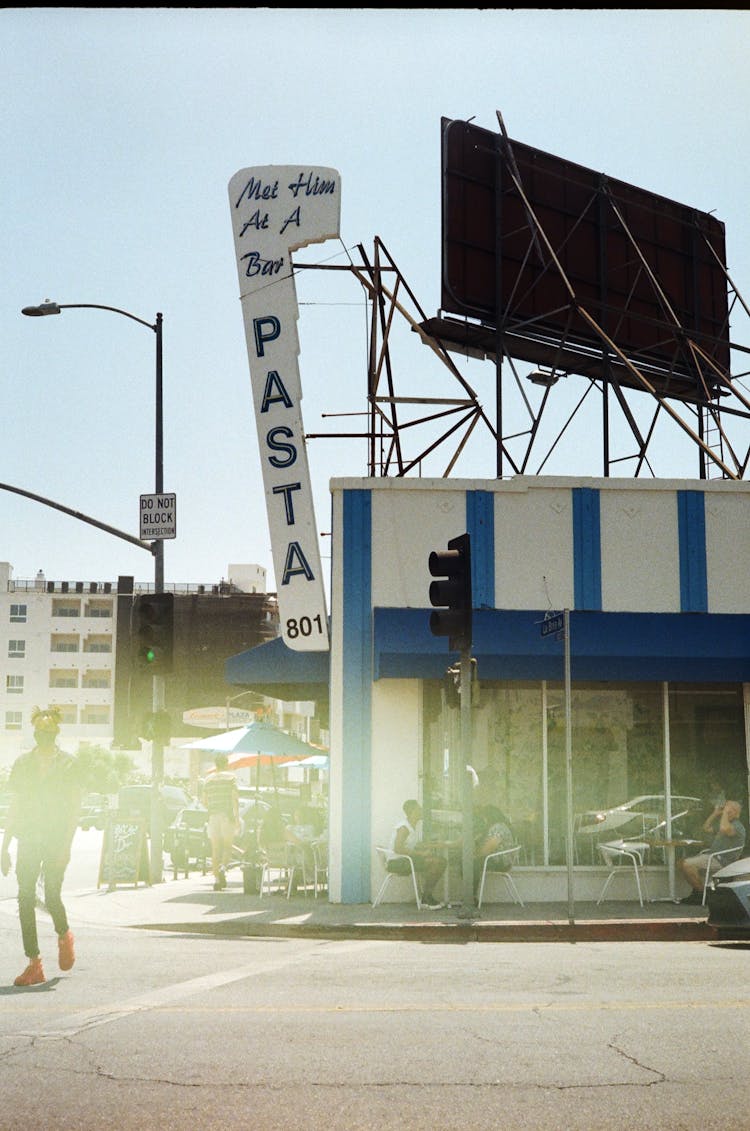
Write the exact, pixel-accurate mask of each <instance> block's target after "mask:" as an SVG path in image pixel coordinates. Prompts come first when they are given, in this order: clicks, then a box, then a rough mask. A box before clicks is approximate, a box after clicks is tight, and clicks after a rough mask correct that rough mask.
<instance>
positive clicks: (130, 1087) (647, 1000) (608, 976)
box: [0, 833, 750, 1131]
mask: <svg viewBox="0 0 750 1131" xmlns="http://www.w3.org/2000/svg"><path fill="white" fill-rule="evenodd" d="M97 851H98V846H97V834H92V833H88V834H84V835H83V836H82V837H81V838H80V839H79V840H77V842H76V852H75V854H74V863H73V865H72V868H73V871H72V872H71V874H70V877H69V879H70V881H71V884H73V883H75V884H76V885H77V884H79V883H80V884H82V885H83V886H86V885H91V884H92V883H95V877H96V872H97V869H98V855H97ZM92 868H93V871H92V870H91V869H92ZM4 885H5V887H4V888H3V891H4V893H5V894H6V895H8V894H10V892H13V891H14V883H13V882H12V877H11V879H10V880H6V881H4ZM9 887H10V892H9V890H8V888H9ZM40 934H41V939H42V946H43V952H44V954H45V956H47V955H49V959H48V960H47V962H46V969H47V977H48V979H49V981H48V982H47V983H46V984H45V985H44V986H40V987H34V988H32V989H26V990H22V989H17V988H16V987H14V986H13V985H12V980H13V975H14V974H15V973H17V972H18V971H19V970H20V969H21V967H22V965H23V957H22V955H21V948H20V937H19V931H18V922H17V917H16V915H15V907H14V901H13V900H12V899H8V898H6V899H4V900H3V902H2V903H0V955H2V958H0V999H2V1000H1V1001H0V1131H29V1129H30V1128H41V1127H43V1128H45V1131H74V1129H75V1131H101V1128H103V1127H110V1126H111V1127H115V1128H118V1129H119V1128H122V1129H126V1131H131V1129H132V1131H157V1129H158V1131H172V1129H177V1128H179V1129H183V1128H189V1129H190V1131H213V1129H214V1128H216V1129H219V1128H220V1129H221V1131H234V1129H238V1128H242V1129H244V1128H248V1129H249V1128H252V1129H253V1131H276V1129H287V1128H288V1129H290V1131H318V1129H320V1131H323V1129H325V1131H358V1129H364V1128H367V1129H386V1131H390V1129H394V1131H395V1129H396V1128H398V1129H399V1131H428V1129H429V1131H453V1129H455V1131H467V1129H468V1131H484V1129H485V1128H486V1129H488V1131H489V1129H492V1131H499V1129H502V1131H516V1129H527V1128H529V1129H537V1128H538V1129H540V1131H541V1129H544V1131H550V1129H554V1131H557V1129H560V1131H610V1129H611V1131H615V1129H616V1131H622V1128H631V1129H633V1131H650V1129H651V1128H653V1129H657V1128H658V1129H659V1131H692V1129H696V1131H697V1129H698V1128H700V1129H701V1131H712V1129H714V1128H716V1129H718V1128H722V1131H724V1129H725V1128H726V1127H727V1125H729V1126H731V1127H732V1128H733V1131H745V1129H746V1128H750V1116H749V1115H748V1111H747V1050H748V1048H749V1047H750V991H748V989H747V985H748V981H747V964H748V960H749V959H750V947H749V946H747V945H740V944H726V943H725V944H710V943H704V942H690V943H672V942H642V943H624V942H612V943H609V942H607V943H603V942H600V943H594V942H592V943H576V944H570V943H543V944H536V943H497V944H487V943H467V944H465V945H455V944H453V945H445V944H443V945H440V944H435V945H429V944H424V943H416V942H403V941H400V942H385V941H366V940H348V941H330V940H324V939H309V938H308V939H302V938H285V939H278V938H248V937H245V938H229V937H215V936H214V937H212V936H206V935H202V934H201V935H198V934H180V933H172V932H169V933H167V932H164V933H161V932H156V931H151V930H139V929H134V928H126V927H113V926H101V925H91V924H82V925H79V926H78V927H77V929H76V935H77V951H78V960H77V962H76V965H75V967H74V969H73V970H72V971H71V972H70V973H67V974H59V972H58V971H57V970H56V969H55V965H54V959H53V956H54V950H55V940H54V934H53V931H52V927H51V924H50V923H49V920H48V919H46V918H45V917H44V916H40Z"/></svg>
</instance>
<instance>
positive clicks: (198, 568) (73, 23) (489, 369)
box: [0, 8, 750, 590]
mask: <svg viewBox="0 0 750 1131" xmlns="http://www.w3.org/2000/svg"><path fill="white" fill-rule="evenodd" d="M0 29H1V31H2V35H1V36H0V44H1V47H0V50H1V51H2V66H1V67H0V106H2V112H1V113H0V122H1V123H2V141H3V145H2V151H3V155H4V158H3V163H2V171H1V172H0V178H2V186H3V207H2V211H1V212H0V226H1V231H2V248H3V257H4V270H3V272H2V280H1V281H0V294H2V302H1V303H0V326H1V331H2V341H3V347H4V348H3V362H4V370H5V372H4V385H5V402H4V403H5V406H6V407H5V413H4V423H5V426H4V429H3V442H2V445H1V446H0V484H2V486H3V488H4V489H3V490H0V524H1V526H0V528H1V529H2V531H3V537H2V545H0V560H2V561H8V562H10V563H11V565H12V567H13V575H14V577H15V578H16V579H28V578H32V577H34V576H35V575H36V574H37V571H38V570H40V569H41V570H42V571H43V572H44V574H45V576H46V578H47V579H48V580H71V581H75V580H83V581H92V580H97V581H99V580H102V581H103V580H116V579H117V577H118V576H119V575H133V576H134V577H135V578H136V580H137V581H143V582H146V581H149V580H152V579H153V560H152V556H151V554H150V553H147V552H146V551H144V550H143V549H141V548H139V547H136V546H133V545H131V544H130V543H129V542H127V541H126V540H124V539H122V538H120V537H118V536H116V535H113V534H111V533H107V532H105V531H103V530H100V529H98V528H95V527H93V526H91V525H89V524H86V523H83V522H81V521H80V520H78V519H75V518H73V517H70V516H69V515H67V514H62V513H60V512H58V511H57V510H55V509H52V508H50V507H49V506H45V505H42V504H40V503H38V502H35V501H33V500H30V499H28V498H25V497H22V496H19V495H18V494H16V493H14V492H10V491H8V490H7V487H9V486H11V487H15V488H20V489H22V490H25V491H28V492H31V493H33V494H36V495H39V496H42V497H43V498H45V499H49V500H52V501H54V502H56V503H59V504H61V505H63V506H65V507H67V508H70V509H71V510H74V511H76V512H78V513H81V514H83V515H87V516H89V517H91V518H93V519H95V520H97V521H99V522H102V523H105V524H107V525H108V526H110V527H112V528H114V530H116V531H120V532H124V533H126V534H128V535H130V536H133V537H138V534H139V505H140V496H141V495H142V494H148V493H152V492H153V491H154V488H155V481H154V399H155V393H154V390H155V380H154V374H155V361H154V359H155V335H154V334H153V332H152V331H151V330H150V329H149V328H148V326H145V327H144V326H141V325H139V324H138V323H137V322H135V321H133V320H132V319H129V318H125V317H121V316H119V315H116V314H114V313H112V312H110V311H102V310H96V309H92V310H86V309H76V310H68V311H63V312H62V313H61V315H60V316H59V317H50V318H24V317H22V316H21V308H22V307H24V306H27V305H31V304H38V303H41V302H43V301H44V300H45V299H50V300H52V301H55V302H58V303H61V304H87V303H90V304H96V305H105V306H109V307H114V308H117V309H119V310H123V311H126V312H129V313H130V314H132V315H135V316H136V317H137V318H140V319H142V320H143V321H144V322H146V323H148V324H149V325H152V324H153V323H154V322H155V320H156V314H157V312H160V313H162V315H163V340H164V490H165V491H167V492H170V493H173V494H175V496H176V500H177V507H176V511H177V515H176V524H177V537H176V538H174V539H170V540H167V541H166V542H165V547H164V558H165V577H166V580H167V582H168V583H171V582H173V583H186V582H187V583H207V582H216V581H219V580H221V579H223V578H224V577H226V576H227V570H228V566H229V564H232V563H257V564H259V565H262V566H264V567H265V568H266V569H267V570H268V573H269V576H268V587H269V589H270V590H273V589H274V588H275V579H274V576H273V567H272V561H271V547H270V537H269V531H268V522H267V516H266V509H265V501H264V496H263V489H262V480H261V468H260V462H259V450H258V442H257V433H256V425H255V420H254V416H253V407H252V399H251V392H250V381H249V368H248V359H247V350H246V346H245V338H244V329H243V325H242V316H241V311H240V304H239V299H238V280H237V270H236V266H235V259H234V250H233V245H232V231H231V223H230V211H229V203H228V194H227V185H228V182H229V180H230V179H231V177H232V176H233V175H234V174H235V173H236V172H237V171H238V170H240V169H243V168H247V167H252V166H259V165H274V164H298V163H299V164H310V165H316V166H327V167H332V168H334V169H337V170H338V171H339V173H340V177H341V234H340V240H334V241H328V242H326V243H325V244H320V245H316V247H315V248H314V249H313V248H308V249H306V250H305V252H304V253H300V258H301V259H304V260H306V261H307V262H315V263H323V262H325V263H330V264H335V265H344V264H346V263H347V262H348V261H349V256H352V255H355V254H356V253H355V252H353V251H352V249H355V248H356V246H357V245H358V244H361V245H362V246H363V247H364V248H365V249H366V250H367V252H368V254H372V249H373V241H374V239H375V237H379V238H380V239H381V240H382V241H383V243H384V244H385V247H386V248H387V249H388V252H389V253H390V255H391V256H392V257H393V259H394V260H395V261H396V263H397V264H398V266H399V268H400V270H401V271H402V273H403V275H404V278H405V280H406V282H407V283H408V285H409V287H410V288H411V290H412V292H413V293H414V295H415V296H416V298H417V299H418V301H419V304H420V305H421V307H422V308H423V309H424V310H425V311H426V312H427V314H428V315H429V314H434V313H436V312H437V309H438V307H439V305H440V232H441V220H440V191H441V186H440V123H441V119H442V118H451V119H465V120H468V119H473V120H474V121H475V123H476V124H477V125H479V126H482V127H484V128H486V129H490V130H493V131H497V129H498V119H497V113H498V112H500V113H501V115H502V118H503V121H504V123H505V127H506V129H507V132H508V134H509V136H510V137H511V138H513V139H516V140H518V141H520V142H524V143H525V144H527V145H531V146H534V147H537V148H539V149H541V150H544V151H546V152H548V153H551V154H554V155H556V156H560V157H564V158H566V159H568V160H570V161H573V162H576V163H578V164H580V165H583V166H585V167H587V168H591V169H595V170H599V171H602V172H605V173H607V174H608V175H610V176H611V177H614V178H617V179H619V180H623V181H626V182H629V183H630V184H633V185H637V186H639V187H641V188H645V189H648V190H649V191H652V192H655V193H658V194H660V195H663V196H665V197H668V198H670V199H672V200H676V201H678V202H680V203H684V204H687V205H689V206H691V207H694V208H697V209H699V210H701V211H705V212H713V213H714V214H715V215H716V216H717V217H718V218H719V219H720V220H722V221H723V222H724V224H725V225H726V241H727V258H728V267H729V271H730V275H731V277H732V280H733V282H734V284H735V286H736V287H737V289H738V290H739V291H740V292H741V293H742V292H745V291H747V292H750V227H749V225H748V222H747V203H746V198H747V191H746V183H745V182H746V159H745V158H746V154H747V153H748V152H749V151H750V119H749V118H748V115H747V105H748V102H749V101H750V98H749V96H750V70H749V69H748V66H747V50H748V45H749V43H750V13H749V12H745V11H735V10H700V9H699V10H680V9H669V10H666V9H665V10H661V9H644V10H638V9H636V10H628V11H623V10H618V9H607V10H603V9H600V10H595V11H588V10H586V11H584V10H578V9H559V10H556V9H555V10H549V9H476V10H472V9H450V8H448V9H439V10H438V9H409V8H403V9H402V8H391V9H382V8H378V9H374V8H355V9H329V8H311V9H300V8H275V9H266V8H242V9H239V8H211V9H201V8H154V9H138V8H116V9H97V8H86V9H82V8H23V9H21V8H6V9H4V10H2V12H0ZM297 297H298V302H299V307H300V320H299V324H298V332H299V337H300V347H301V354H300V358H299V365H300V374H301V380H302V388H303V402H302V411H303V417H304V424H305V429H306V432H308V433H311V434H314V435H317V436H318V437H319V438H315V439H310V440H309V442H308V451H309V462H310V473H311V479H312V486H313V493H314V498H315V510H316V521H317V526H318V529H319V531H320V544H321V556H322V559H323V566H324V571H327V569H328V566H329V562H330V549H329V540H328V536H329V533H330V493H329V481H330V479H331V478H332V477H340V476H364V475H366V473H367V445H366V442H365V441H364V440H362V439H361V438H360V439H351V440H349V439H347V440H343V439H342V440H335V439H325V438H320V433H321V432H328V433H330V432H334V431H339V432H340V431H355V430H359V431H361V430H362V429H363V427H364V419H365V418H364V417H362V415H361V414H362V413H363V412H364V410H365V406H366V401H365V397H366V390H367V386H366V374H367V370H366V362H367V347H368V339H367V306H366V303H365V300H364V297H363V294H362V291H361V288H360V287H359V284H358V283H357V281H356V280H355V279H354V278H353V276H352V275H351V274H350V273H348V272H328V273H326V272H323V271H314V270H307V271H302V272H300V274H299V276H298V279H297ZM733 337H734V332H733ZM748 337H750V335H746V336H745V337H744V342H745V343H747V341H748ZM398 344H399V351H402V352H399V354H398V357H397V358H396V357H395V349H394V360H395V365H396V378H397V381H402V382H404V383H405V384H406V385H408V387H409V389H410V391H411V392H412V393H414V392H417V393H421V394H422V395H430V394H431V392H432V391H433V389H434V388H435V387H436V385H435V383H436V382H439V381H442V379H443V378H442V376H441V377H438V376H436V370H435V366H434V364H433V361H432V358H431V356H430V354H429V351H427V350H426V349H425V347H424V346H422V345H420V344H419V342H418V340H417V339H416V336H415V335H410V334H403V335H402V336H401V339H399V343H398ZM471 364H472V365H473V368H472V369H471V381H472V384H473V385H474V386H475V387H476V388H477V390H478V392H479V394H480V396H481V398H482V400H483V403H484V402H485V400H486V403H487V408H488V410H489V411H490V413H492V403H491V402H492V395H493V394H492V390H493V387H494V367H493V366H492V365H491V364H490V363H483V364H481V363H478V362H477V363H471ZM441 372H442V371H441ZM583 427H584V429H586V428H588V430H589V431H588V435H589V438H591V437H594V439H593V440H591V442H589V443H583V444H582V443H581V442H580V440H579V441H578V442H576V443H573V444H572V445H569V446H567V447H565V446H561V448H560V450H559V451H558V452H556V453H555V460H554V462H553V463H551V464H550V465H549V466H546V467H545V468H544V471H545V473H556V474H569V475H577V474H583V475H588V474H593V475H598V474H601V466H600V463H599V462H598V459H599V456H598V451H599V447H600V444H599V441H598V440H597V439H596V438H595V437H596V435H597V429H599V428H600V425H599V422H598V420H597V419H592V420H591V421H589V422H588V424H587V423H586V421H585V419H584V422H583ZM584 434H586V432H585V431H584ZM654 450H655V453H656V454H657V455H658V457H659V460H658V466H657V468H656V474H658V475H659V476H665V477H666V476H678V477H693V476H694V475H695V474H696V467H697V457H696V454H695V451H694V447H693V446H692V445H691V444H690V443H688V442H686V441H685V439H684V437H683V436H682V435H681V434H675V433H674V431H672V432H671V433H668V432H665V433H664V437H663V438H659V436H658V435H657V442H656V444H655V449H654ZM422 474H438V475H441V474H443V469H442V467H441V468H439V469H433V468H432V467H430V466H428V465H425V467H424V468H423V470H422ZM454 474H455V475H458V476H462V477H463V476H467V477H484V478H492V477H493V476H494V474H495V459H494V454H493V452H492V451H491V450H489V449H488V446H487V444H486V443H483V442H482V441H481V440H480V439H477V441H476V443H475V444H473V445H469V446H468V450H467V451H466V452H465V453H464V455H463V456H462V459H461V462H460V463H459V464H458V465H457V467H456V470H455V472H454Z"/></svg>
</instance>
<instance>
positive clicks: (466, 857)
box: [459, 648, 474, 917]
mask: <svg viewBox="0 0 750 1131" xmlns="http://www.w3.org/2000/svg"><path fill="white" fill-rule="evenodd" d="M460 669H461V683H460V688H459V694H460V697H461V698H460V704H461V706H460V712H461V772H462V777H461V781H462V783H463V788H462V805H461V818H462V819H461V876H462V888H461V899H462V903H463V906H464V908H465V909H466V910H467V911H471V912H472V913H473V911H474V779H473V777H472V775H471V774H470V772H469V766H470V765H471V762H472V735H471V649H470V648H464V649H462V651H461V659H460ZM472 917H473V914H472Z"/></svg>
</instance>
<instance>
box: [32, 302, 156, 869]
mask: <svg viewBox="0 0 750 1131" xmlns="http://www.w3.org/2000/svg"><path fill="white" fill-rule="evenodd" d="M63 310H109V311H111V312H112V313H113V314H121V315H122V316H123V318H130V319H131V321H133V322H137V323H138V324H139V325H140V326H146V327H147V328H148V329H149V330H153V331H154V333H155V335H156V401H155V426H154V431H155V452H154V463H155V486H154V489H155V491H156V493H157V495H160V494H162V493H163V491H164V402H163V361H162V358H163V352H162V347H163V331H162V325H163V316H162V314H161V313H157V315H156V321H155V322H153V323H152V322H147V321H146V320H145V319H143V318H139V317H138V316H137V315H135V314H131V313H130V311H128V310H121V309H120V308H119V307H116V306H103V305H102V304H101V303H97V302H68V303H57V302H51V301H50V300H49V299H45V301H44V302H43V303H40V305H39V306H24V307H23V309H22V311H21V313H22V314H25V315H27V317H29V318H41V317H45V316H46V315H49V314H59V313H60V312H61V311H63ZM153 555H154V592H155V593H163V592H164V542H163V540H162V539H157V540H156V541H155V544H154V547H153ZM151 678H152V680H153V686H152V710H153V713H154V716H156V717H160V716H159V712H161V711H163V710H164V706H165V700H166V696H165V685H164V676H163V675H162V674H161V673H156V672H155V673H154V674H153V675H152V677H151ZM154 729H155V730H156V731H159V728H158V727H155V728H154ZM163 780H164V744H163V741H162V736H161V733H160V732H159V733H158V734H155V735H154V737H153V738H152V742H151V786H152V795H151V880H152V882H153V883H160V882H161V880H162V874H163V867H164V861H163V855H162V839H163V831H164V830H163V828H162V820H161V805H160V804H159V801H160V786H161V784H162V782H163Z"/></svg>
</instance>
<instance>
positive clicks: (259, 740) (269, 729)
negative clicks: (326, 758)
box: [190, 723, 320, 765]
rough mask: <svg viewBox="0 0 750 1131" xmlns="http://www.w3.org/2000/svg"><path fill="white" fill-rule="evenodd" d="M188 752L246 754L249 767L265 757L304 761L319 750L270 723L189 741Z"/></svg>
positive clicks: (270, 759)
mask: <svg viewBox="0 0 750 1131" xmlns="http://www.w3.org/2000/svg"><path fill="white" fill-rule="evenodd" d="M190 749H191V750H207V751H210V752H211V753H212V754H229V755H230V756H231V755H250V756H252V758H251V760H252V763H253V764H254V763H255V760H256V758H257V757H259V756H260V757H266V758H268V762H271V761H273V760H280V759H293V758H307V757H310V756H311V755H314V754H319V753H320V749H319V747H316V746H312V745H310V743H307V742H303V741H302V739H300V738H295V736H294V735H293V734H287V733H286V732H285V731H283V730H280V729H279V727H276V726H274V725H273V724H272V723H250V724H249V725H248V726H246V727H238V729H237V730H227V731H223V732H222V733H221V734H214V735H211V736H210V737H209V738H201V739H199V740H198V741H197V742H191V743H190ZM245 764H246V765H250V764H251V763H250V762H247V763H245ZM266 764H267V763H266Z"/></svg>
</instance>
